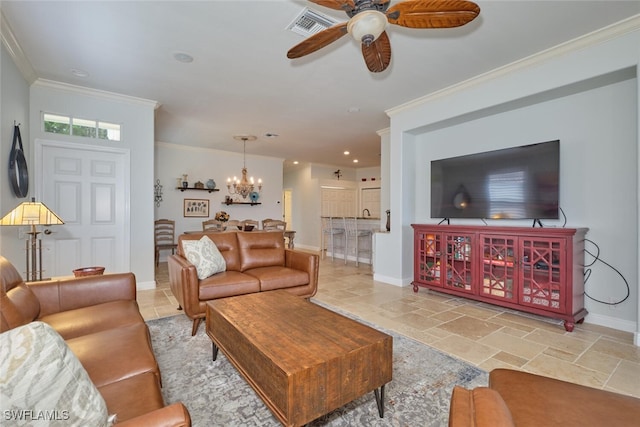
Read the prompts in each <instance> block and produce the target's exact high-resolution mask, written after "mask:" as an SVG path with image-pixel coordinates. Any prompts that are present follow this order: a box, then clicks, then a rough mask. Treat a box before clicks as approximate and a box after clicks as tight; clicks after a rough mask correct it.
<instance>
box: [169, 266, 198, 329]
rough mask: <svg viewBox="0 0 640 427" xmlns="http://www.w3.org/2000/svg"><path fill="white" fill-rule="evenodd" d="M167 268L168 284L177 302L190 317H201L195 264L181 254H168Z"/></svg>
mask: <svg viewBox="0 0 640 427" xmlns="http://www.w3.org/2000/svg"><path fill="white" fill-rule="evenodd" d="M167 264H168V268H169V286H170V287H171V292H172V293H173V296H174V297H175V298H176V299H177V300H178V304H180V306H181V307H182V308H183V309H184V312H185V314H187V316H188V317H189V318H191V319H193V318H194V317H202V316H201V313H200V312H199V310H198V309H197V308H198V306H199V304H200V299H199V297H198V295H199V293H200V280H199V279H198V272H197V271H196V266H195V265H193V264H192V263H191V262H189V260H188V259H186V258H185V257H183V256H182V255H177V254H176V255H169V256H168V257H167ZM194 309H195V310H194Z"/></svg>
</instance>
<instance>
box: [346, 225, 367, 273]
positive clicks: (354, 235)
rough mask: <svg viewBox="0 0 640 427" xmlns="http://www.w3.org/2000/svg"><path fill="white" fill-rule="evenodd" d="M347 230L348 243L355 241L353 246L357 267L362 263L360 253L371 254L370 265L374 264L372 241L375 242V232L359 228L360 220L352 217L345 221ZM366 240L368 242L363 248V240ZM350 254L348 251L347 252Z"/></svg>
mask: <svg viewBox="0 0 640 427" xmlns="http://www.w3.org/2000/svg"><path fill="white" fill-rule="evenodd" d="M345 229H346V230H347V242H349V241H350V240H351V239H353V244H354V247H355V255H356V267H357V266H358V264H359V262H360V253H361V252H364V253H368V254H369V264H373V261H372V258H373V257H372V250H371V249H372V247H373V244H372V241H373V231H372V230H371V229H369V228H358V218H356V217H350V218H346V219H345ZM363 238H364V239H366V240H365V242H368V244H367V245H365V246H364V247H363V246H361V242H360V240H361V239H363ZM345 252H348V250H345Z"/></svg>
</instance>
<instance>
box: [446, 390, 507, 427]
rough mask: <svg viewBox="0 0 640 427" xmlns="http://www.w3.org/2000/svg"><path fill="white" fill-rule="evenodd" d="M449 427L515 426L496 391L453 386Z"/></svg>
mask: <svg viewBox="0 0 640 427" xmlns="http://www.w3.org/2000/svg"><path fill="white" fill-rule="evenodd" d="M449 427H515V424H514V423H513V418H512V417H511V412H510V411H509V408H507V405H506V404H505V402H504V400H503V399H502V397H501V396H500V394H499V393H498V392H496V391H495V390H492V389H490V388H488V387H476V388H474V389H473V390H467V389H465V388H463V387H460V386H455V387H454V388H453V393H452V394H451V404H450V406H449Z"/></svg>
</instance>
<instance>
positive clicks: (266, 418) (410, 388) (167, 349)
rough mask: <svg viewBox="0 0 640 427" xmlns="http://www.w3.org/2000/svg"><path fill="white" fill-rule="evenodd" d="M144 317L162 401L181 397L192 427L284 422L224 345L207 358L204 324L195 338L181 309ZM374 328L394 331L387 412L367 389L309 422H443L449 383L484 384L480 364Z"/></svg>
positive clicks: (322, 424) (275, 424)
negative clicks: (163, 315)
mask: <svg viewBox="0 0 640 427" xmlns="http://www.w3.org/2000/svg"><path fill="white" fill-rule="evenodd" d="M322 305H324V304H322ZM328 308H330V309H332V310H334V311H336V312H340V311H339V310H336V309H333V308H331V307H328ZM340 313H341V314H345V315H347V316H348V317H352V318H355V317H354V316H352V315H348V314H346V313H343V312H340ZM356 320H359V321H361V322H362V323H365V324H368V323H367V322H364V321H362V320H361V319H357V318H356ZM147 324H148V325H149V329H150V330H151V339H152V342H153V348H154V350H155V353H156V357H157V359H158V364H159V365H160V372H161V373H162V382H163V386H164V388H163V395H164V398H165V402H167V403H173V402H177V401H181V402H183V403H184V404H185V405H186V406H187V408H188V409H189V412H190V413H191V419H192V422H193V425H194V426H195V427H205V426H242V427H245V426H247V427H248V426H279V425H281V424H280V422H279V421H278V420H277V418H275V417H274V416H273V415H272V414H271V412H270V411H269V409H268V408H267V407H266V406H265V405H264V403H263V402H262V400H260V398H259V397H258V395H256V394H255V392H254V391H253V389H252V388H251V387H250V386H249V385H248V384H247V383H246V382H245V380H244V378H242V376H241V375H240V374H239V373H238V372H237V371H236V369H235V368H234V367H233V365H231V363H230V362H229V361H228V360H227V358H226V357H225V356H224V354H223V353H222V352H219V353H218V359H217V360H216V361H215V362H213V361H212V360H211V340H210V339H209V337H208V336H207V334H206V333H205V331H204V324H203V325H201V326H200V329H199V330H198V333H197V334H196V336H195V337H192V336H191V321H189V319H187V317H186V316H183V315H178V316H172V317H166V318H162V319H155V320H150V321H148V322H147ZM369 326H373V327H376V326H374V325H371V324H369ZM376 328H377V327H376ZM377 329H380V330H382V331H383V332H385V333H387V334H389V335H391V336H393V380H392V381H391V383H389V384H387V385H386V387H385V407H384V418H380V417H379V415H378V409H377V406H376V401H375V397H374V394H373V392H371V393H368V394H366V395H364V396H362V397H361V398H359V399H357V400H355V401H353V402H351V403H349V404H347V405H345V406H344V407H342V408H339V409H337V410H335V411H333V412H331V413H329V414H327V415H325V416H323V417H321V418H319V419H317V420H315V421H313V422H312V423H310V424H307V425H308V426H416V425H421V426H446V425H447V422H448V418H449V399H450V397H451V390H452V389H453V386H454V385H461V386H464V387H467V388H472V387H476V386H480V385H486V384H487V379H488V375H487V373H486V372H484V371H482V370H481V369H479V368H477V367H475V366H472V365H470V364H468V363H466V362H463V361H461V360H459V359H455V358H453V357H451V356H449V355H447V354H444V353H442V352H440V351H438V350H436V349H434V348H431V347H429V346H427V345H424V344H421V343H419V342H417V341H414V340H412V339H410V338H407V337H405V336H402V335H399V334H397V333H395V332H392V331H388V330H385V329H382V328H377Z"/></svg>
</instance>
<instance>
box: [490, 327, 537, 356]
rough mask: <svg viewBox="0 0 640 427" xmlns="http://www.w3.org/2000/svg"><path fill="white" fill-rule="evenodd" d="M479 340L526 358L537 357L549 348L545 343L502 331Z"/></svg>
mask: <svg viewBox="0 0 640 427" xmlns="http://www.w3.org/2000/svg"><path fill="white" fill-rule="evenodd" d="M479 342H480V343H482V344H485V345H488V346H491V347H493V348H497V349H500V350H502V351H505V352H507V353H511V354H513V355H516V356H519V357H524V358H526V359H532V358H534V357H536V356H537V355H539V354H541V353H542V352H543V351H544V350H546V348H547V346H545V345H542V344H538V343H534V342H531V341H527V340H526V339H524V338H517V337H514V336H513V335H510V334H505V333H503V332H501V331H498V332H496V333H493V334H491V335H488V336H486V337H484V338H482V339H480V340H479Z"/></svg>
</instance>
